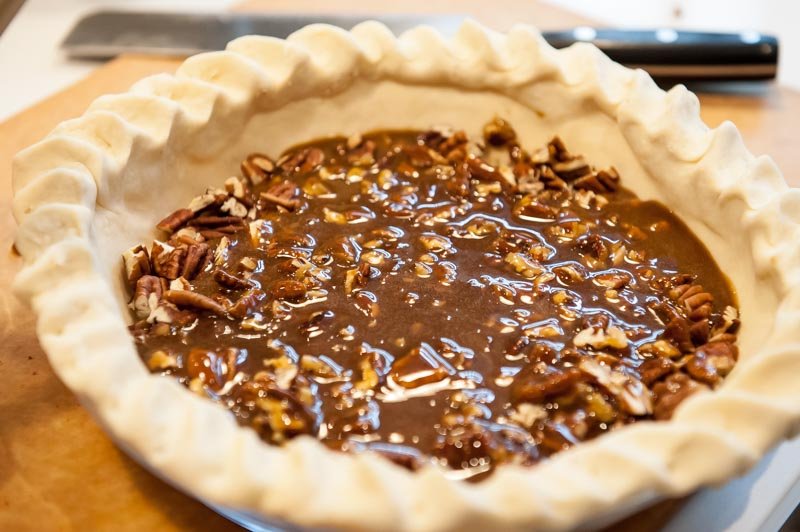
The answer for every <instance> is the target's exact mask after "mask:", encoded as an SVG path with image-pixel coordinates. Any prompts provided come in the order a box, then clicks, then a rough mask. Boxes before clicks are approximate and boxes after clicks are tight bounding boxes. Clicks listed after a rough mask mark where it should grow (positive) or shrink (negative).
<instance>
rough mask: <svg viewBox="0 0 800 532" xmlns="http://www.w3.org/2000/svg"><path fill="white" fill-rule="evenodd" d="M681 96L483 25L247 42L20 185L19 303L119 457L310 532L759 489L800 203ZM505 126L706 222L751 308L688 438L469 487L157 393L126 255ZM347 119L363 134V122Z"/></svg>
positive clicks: (102, 123)
mask: <svg viewBox="0 0 800 532" xmlns="http://www.w3.org/2000/svg"><path fill="white" fill-rule="evenodd" d="M698 111H699V108H698V103H697V99H696V98H695V97H694V95H692V94H691V93H689V92H688V91H686V90H685V89H684V88H682V87H677V88H675V89H673V90H672V91H670V92H669V93H664V92H663V91H661V90H660V89H658V88H657V87H656V86H655V85H654V84H653V82H652V80H651V79H650V78H649V77H648V76H647V75H646V74H644V73H642V72H639V71H631V70H628V69H625V68H623V67H621V66H619V65H616V64H615V63H613V62H611V61H610V60H608V59H607V58H606V57H605V56H603V55H602V54H601V53H600V52H599V51H598V50H597V49H595V48H594V47H592V46H590V45H578V46H575V47H572V48H571V49H568V50H565V51H555V50H553V49H551V48H550V47H549V46H547V45H546V44H545V43H544V41H543V40H542V39H541V38H540V36H539V35H538V33H536V31H535V30H533V29H531V28H529V27H518V28H515V29H513V30H512V31H511V32H509V34H508V35H500V34H496V33H493V32H490V31H489V30H486V29H485V28H482V27H481V26H479V25H477V24H475V23H467V24H465V25H464V26H463V27H462V29H461V30H460V32H459V33H458V35H457V36H456V38H455V39H454V40H453V41H450V42H448V41H445V40H444V39H442V38H441V37H440V36H438V34H436V33H435V32H434V31H433V30H430V29H425V28H419V29H417V30H413V31H411V32H409V33H407V34H405V35H403V36H401V37H400V38H399V39H395V38H394V37H393V36H392V35H391V34H390V33H389V32H388V30H387V29H386V28H384V27H382V26H380V25H379V24H377V23H365V24H362V25H360V26H358V27H356V28H354V29H353V30H352V32H350V33H348V32H344V31H342V30H337V29H334V28H332V27H328V26H311V27H308V28H306V29H304V30H302V31H300V32H298V33H296V34H294V35H293V36H292V37H290V38H289V39H288V40H287V41H281V40H277V39H269V38H258V37H247V38H243V39H239V40H237V41H234V42H233V43H231V44H230V45H229V51H227V52H220V53H212V54H203V55H200V56H196V57H193V58H190V59H189V60H187V61H186V62H185V63H184V64H183V65H182V66H181V68H180V69H179V71H178V74H177V75H176V76H167V75H161V76H154V77H152V78H147V79H145V80H143V81H141V82H139V83H137V84H136V85H135V86H134V87H133V88H132V89H131V91H130V92H128V93H125V94H121V95H113V96H106V97H103V98H100V99H98V100H97V101H96V102H95V103H94V104H92V106H91V107H90V109H89V111H88V112H87V113H86V114H85V115H84V116H83V117H81V118H78V119H75V120H71V121H68V122H65V123H63V124H61V125H60V126H59V127H57V128H56V129H55V130H54V131H53V132H52V133H51V134H50V135H49V136H48V137H47V138H45V139H44V140H43V141H42V142H40V143H38V144H36V145H34V146H32V147H31V148H28V149H27V150H25V151H23V152H21V153H20V154H18V156H17V157H16V159H15V162H14V190H15V201H14V214H15V216H16V218H17V220H18V222H19V224H20V228H19V232H18V235H17V240H16V242H17V248H18V249H19V251H20V252H21V254H22V255H23V257H24V258H25V261H26V267H25V269H24V270H23V271H22V272H21V274H20V275H19V277H18V279H17V282H16V289H17V292H18V293H19V294H20V295H21V296H22V297H24V298H26V299H28V300H30V301H31V303H32V305H33V308H34V309H35V311H36V312H37V314H38V320H39V321H38V332H39V337H40V340H41V343H42V345H43V347H44V348H45V350H46V351H47V353H48V356H49V358H50V361H51V364H52V365H53V367H54V369H55V370H56V372H57V373H58V375H59V376H60V377H61V378H62V379H63V380H64V382H65V383H66V384H67V385H68V386H69V387H70V388H71V389H72V390H73V391H75V393H76V394H78V396H79V397H80V398H81V400H82V401H83V403H84V404H85V405H86V406H87V408H89V409H90V410H91V411H92V412H93V413H94V414H95V415H96V416H97V418H98V419H99V420H100V421H101V422H102V423H103V425H104V426H105V427H106V428H107V429H108V431H109V432H110V433H111V434H112V436H113V437H114V438H115V440H116V441H117V442H118V444H119V445H121V446H122V447H123V448H125V449H126V451H128V452H129V453H131V454H132V455H133V456H135V457H137V459H139V460H140V461H141V462H142V463H144V464H146V465H147V466H148V467H150V468H151V469H152V470H154V471H156V472H158V473H159V474H160V475H162V476H163V477H165V478H166V479H168V480H169V481H171V482H173V483H175V484H176V485H178V486H180V487H181V488H182V489H184V490H186V491H187V492H190V493H192V494H194V495H195V496H197V497H199V498H202V499H203V500H205V501H208V502H210V503H213V504H216V505H222V506H225V507H227V508H231V509H234V510H237V511H242V512H245V513H248V514H250V515H253V516H263V518H264V519H270V518H277V519H283V520H286V521H290V522H293V523H297V524H300V525H305V526H331V527H343V528H363V529H408V530H412V529H413V530H431V529H435V530H438V529H450V528H459V529H472V528H474V529H482V528H483V529H485V528H490V527H491V528H502V529H511V528H535V529H563V528H571V527H575V526H579V525H587V524H588V525H591V526H596V525H598V524H601V523H604V522H608V521H610V520H613V519H615V518H618V517H621V516H622V515H624V514H626V513H629V512H630V511H632V510H634V509H636V508H638V507H641V506H642V505H645V504H647V503H649V502H652V501H653V500H655V499H656V498H659V497H670V496H679V495H682V494H685V493H687V492H690V491H692V490H694V489H696V488H698V487H700V486H703V485H708V484H714V483H720V482H724V481H725V480H727V479H729V478H731V477H732V476H734V475H736V474H740V473H742V472H743V471H744V470H746V468H747V467H749V466H751V465H752V464H754V463H755V462H756V461H757V460H758V459H759V457H761V456H762V455H763V454H764V453H765V452H766V450H767V449H769V448H770V447H772V446H773V445H775V444H776V443H778V442H779V441H781V440H782V439H784V438H786V437H787V436H789V435H792V434H795V433H796V432H797V429H798V422H800V386H797V385H796V379H797V378H798V377H800V343H798V342H799V341H800V331H798V330H796V327H795V324H796V323H797V322H798V321H800V290H799V289H798V275H799V273H798V268H800V257H799V256H798V251H796V246H795V242H796V241H797V236H798V234H800V226H799V225H798V224H800V218H799V217H798V215H797V214H795V213H798V212H800V194H798V192H797V191H794V190H791V189H789V188H788V187H787V185H786V184H785V182H784V181H783V178H782V177H781V175H780V172H779V171H778V170H777V169H776V168H775V166H774V165H773V164H772V162H771V161H770V160H769V159H768V158H755V157H753V156H752V155H750V154H749V152H747V150H746V149H745V148H744V146H743V144H742V142H741V139H740V137H739V135H738V132H737V131H736V129H735V127H734V126H732V125H731V124H728V123H726V124H723V125H722V126H720V127H719V128H718V129H716V130H710V129H708V128H707V127H706V126H705V125H704V124H703V123H702V121H701V120H700V118H699V114H698ZM495 114H500V115H502V116H503V117H505V118H507V119H508V120H509V121H510V122H511V123H513V124H514V125H515V126H516V127H517V131H518V133H519V135H520V137H521V139H522V141H523V144H527V145H539V144H543V143H545V142H546V140H547V139H549V138H550V137H551V136H552V135H553V134H556V133H557V134H559V135H560V136H561V137H562V138H564V139H565V141H566V143H567V144H568V145H569V146H570V148H571V149H573V150H575V151H576V152H579V153H583V154H586V155H587V157H588V158H589V159H590V160H592V161H593V162H595V163H596V164H597V165H598V166H605V165H608V164H613V165H615V166H616V167H617V168H618V169H619V170H620V173H621V174H622V176H623V183H624V184H625V185H626V186H627V187H629V188H631V189H632V190H634V191H635V192H636V193H637V194H638V195H639V196H641V197H645V198H654V199H660V200H661V201H663V202H664V203H666V204H667V205H669V206H670V207H672V208H673V209H674V210H675V211H676V213H677V214H678V215H679V216H680V217H681V218H683V219H684V221H686V222H687V224H688V225H689V226H690V228H691V229H692V230H693V231H694V232H695V233H696V234H697V235H698V236H699V237H700V238H701V240H703V241H704V242H705V243H706V245H707V246H708V248H709V249H710V250H711V252H712V254H713V255H714V257H715V258H716V259H717V262H718V263H719V264H720V266H721V267H722V269H723V270H724V271H725V272H726V273H727V274H728V276H729V277H730V278H731V280H732V282H733V284H734V286H735V287H736V288H737V291H738V294H739V299H740V310H741V315H742V323H743V325H742V329H741V333H740V348H741V353H742V355H741V359H740V362H739V364H738V366H737V368H736V370H735V371H734V372H733V373H732V374H731V376H730V377H729V378H728V379H727V380H726V381H725V383H724V384H723V385H722V386H721V387H720V388H719V389H718V390H717V391H715V392H713V393H707V394H702V395H698V396H694V397H692V398H690V399H688V400H687V401H686V402H685V403H684V404H682V405H681V407H680V408H679V410H678V411H677V412H676V415H675V416H674V418H673V419H672V420H671V421H669V422H659V423H654V422H643V423H638V424H636V425H634V426H630V427H626V428H624V429H621V430H619V431H616V432H614V433H612V434H609V435H606V436H604V437H602V438H599V439H597V440H594V441H592V442H588V443H584V444H581V445H579V446H577V447H576V448H574V449H572V450H569V451H566V452H563V453H560V454H559V455H557V456H556V457H554V458H552V459H550V460H549V461H547V462H545V463H542V464H540V465H538V466H536V467H533V468H520V467H512V466H506V467H502V468H500V469H499V470H498V471H497V472H496V473H495V474H494V475H493V476H492V477H490V478H489V479H487V480H486V481H484V482H481V483H479V484H475V485H471V484H464V483H459V482H456V481H451V480H448V479H446V478H445V477H444V476H443V475H442V474H441V473H440V472H439V471H437V470H434V469H427V470H424V471H421V472H418V473H409V472H407V471H405V470H403V469H400V468H399V467H397V466H394V465H392V464H391V463H388V462H387V461H385V460H383V459H381V458H378V457H375V456H372V455H368V454H365V455H358V456H353V455H342V454H336V453H333V452H331V451H328V450H325V449H324V448H323V447H322V445H320V444H319V443H317V442H316V441H315V440H312V439H308V438H300V439H297V440H295V441H293V442H292V443H290V444H289V445H287V446H285V447H282V448H277V447H270V446H268V445H266V444H264V443H262V442H261V441H260V440H259V439H258V438H257V436H256V435H255V433H253V432H252V431H250V430H248V429H244V428H241V427H239V426H237V425H236V423H235V422H234V420H233V418H232V417H231V416H230V415H229V414H228V413H227V412H226V411H224V410H223V409H222V408H220V407H218V406H216V405H214V404H213V403H211V402H210V401H205V400H203V399H201V398H199V397H197V396H195V395H193V394H191V393H189V392H187V391H186V390H185V389H184V388H182V387H181V386H180V385H178V384H177V383H175V382H173V381H172V380H171V379H168V378H163V377H157V376H153V375H150V374H149V373H148V372H147V370H146V368H145V367H144V366H143V365H142V363H141V362H140V359H139V357H138V355H137V353H136V349H135V347H134V345H133V343H132V341H131V339H130V336H129V334H128V332H127V329H126V321H125V320H127V319H128V312H127V309H126V303H127V296H126V295H125V289H124V287H123V284H122V279H121V277H120V273H119V268H120V259H119V257H120V255H121V253H122V251H124V250H125V249H127V248H128V247H130V246H131V245H132V244H134V243H138V242H140V241H145V240H149V239H151V237H152V236H153V230H152V227H153V226H154V224H155V222H156V221H158V219H160V218H161V217H162V216H163V214H164V213H166V212H169V211H170V210H172V209H174V208H176V207H179V206H182V205H184V204H186V203H187V202H188V200H189V199H190V198H191V197H192V196H194V195H196V194H197V192H198V191H199V190H200V189H202V188H204V187H205V186H206V185H208V184H212V183H219V182H221V181H222V180H223V179H224V178H225V177H227V176H228V175H229V174H230V173H231V172H232V171H234V169H235V168H237V166H238V161H239V160H241V159H242V157H243V156H244V155H246V154H247V153H250V152H253V151H266V152H267V153H268V154H270V155H277V154H278V153H279V152H280V151H282V150H283V149H284V148H286V147H288V146H290V145H292V144H295V143H297V142H300V141H305V140H308V139H312V138H316V137H320V136H324V135H329V134H350V133H355V132H359V131H365V130H370V129H377V128H386V127H408V128H425V127H428V126H430V125H432V124H440V123H447V124H451V125H454V126H457V127H463V128H465V129H467V130H468V131H469V132H472V133H476V132H478V131H479V130H480V127H481V126H482V125H483V123H485V122H486V121H487V120H488V119H490V118H491V117H492V116H494V115H495ZM343 117H345V118H343Z"/></svg>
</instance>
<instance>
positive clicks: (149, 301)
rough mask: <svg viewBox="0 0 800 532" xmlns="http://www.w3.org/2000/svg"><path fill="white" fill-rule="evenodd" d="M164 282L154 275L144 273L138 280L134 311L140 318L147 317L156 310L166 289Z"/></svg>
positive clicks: (134, 296) (133, 302) (134, 295)
mask: <svg viewBox="0 0 800 532" xmlns="http://www.w3.org/2000/svg"><path fill="white" fill-rule="evenodd" d="M165 289H166V288H165V286H164V282H163V281H162V280H161V279H159V278H158V277H155V276H153V275H143V276H141V277H139V279H137V281H136V289H135V290H134V293H133V301H132V305H133V311H134V312H135V313H136V317H137V318H139V319H145V318H147V317H148V316H149V315H150V313H151V312H152V311H153V310H155V308H156V307H157V306H158V303H159V302H160V301H161V298H162V297H163V295H164V291H165Z"/></svg>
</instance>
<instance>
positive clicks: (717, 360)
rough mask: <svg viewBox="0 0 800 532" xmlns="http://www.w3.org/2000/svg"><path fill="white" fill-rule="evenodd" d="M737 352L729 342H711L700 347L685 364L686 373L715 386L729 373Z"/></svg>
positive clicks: (734, 362) (736, 357)
mask: <svg viewBox="0 0 800 532" xmlns="http://www.w3.org/2000/svg"><path fill="white" fill-rule="evenodd" d="M738 358H739V350H738V349H737V347H736V346H735V345H734V344H732V343H730V342H711V343H708V344H706V345H703V346H700V347H698V348H697V350H696V351H695V353H694V355H692V357H691V358H689V361H688V362H687V363H686V371H688V372H689V375H691V376H692V377H694V378H695V379H697V380H699V381H701V382H704V383H706V384H711V385H714V384H717V383H718V382H719V381H720V380H722V378H723V377H725V376H726V375H727V374H728V373H730V372H731V370H732V369H733V366H734V365H735V364H736V360H737V359H738Z"/></svg>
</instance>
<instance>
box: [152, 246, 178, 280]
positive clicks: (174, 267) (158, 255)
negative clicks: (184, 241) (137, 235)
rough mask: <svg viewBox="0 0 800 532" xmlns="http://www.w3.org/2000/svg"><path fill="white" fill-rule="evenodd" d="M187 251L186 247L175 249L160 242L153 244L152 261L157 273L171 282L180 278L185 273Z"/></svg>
mask: <svg viewBox="0 0 800 532" xmlns="http://www.w3.org/2000/svg"><path fill="white" fill-rule="evenodd" d="M186 249H187V248H186V246H185V245H179V246H177V247H173V246H170V245H169V244H166V243H164V242H159V241H158V240H156V241H155V242H153V249H152V250H151V252H150V260H151V262H152V264H153V270H154V271H155V273H157V274H158V275H160V276H161V277H164V278H166V279H170V280H171V279H177V278H178V277H180V276H181V273H182V272H183V263H184V258H185V257H186Z"/></svg>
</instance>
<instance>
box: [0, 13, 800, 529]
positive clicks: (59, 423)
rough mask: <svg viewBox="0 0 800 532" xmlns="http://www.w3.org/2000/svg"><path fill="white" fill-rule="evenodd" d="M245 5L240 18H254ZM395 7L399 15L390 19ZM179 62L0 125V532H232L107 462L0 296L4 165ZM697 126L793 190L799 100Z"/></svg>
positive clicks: (121, 458)
mask: <svg viewBox="0 0 800 532" xmlns="http://www.w3.org/2000/svg"><path fill="white" fill-rule="evenodd" d="M265 4H267V2H247V3H245V4H244V5H241V6H240V9H241V10H249V9H252V10H255V9H258V10H263V9H264V8H265ZM363 6H364V4H362V3H359V2H358V1H356V0H347V1H341V0H340V1H338V2H336V4H335V5H333V4H330V3H328V2H325V1H323V0H305V1H298V0H272V1H270V2H269V9H271V10H273V11H294V12H297V11H300V10H306V11H309V12H312V11H313V12H323V11H332V10H334V9H335V10H336V11H339V12H343V11H351V12H361V13H376V12H388V11H400V10H402V11H403V12H432V11H434V10H435V11H437V12H444V13H466V14H468V15H470V16H472V17H474V18H476V19H478V20H480V21H482V22H484V23H486V24H489V25H491V26H493V27H495V28H497V29H501V30H502V29H507V28H508V27H509V26H510V25H511V24H513V23H515V22H530V23H533V24H537V25H538V26H540V27H542V28H558V27H569V26H572V25H576V24H586V23H591V21H587V20H585V19H581V18H579V17H577V16H575V15H573V14H570V13H567V12H564V11H561V10H558V9H555V8H553V7H550V6H547V5H544V4H539V3H536V2H527V3H525V4H522V3H519V4H518V3H517V2H515V1H514V0H495V1H494V2H484V1H478V0H458V1H456V0H448V1H442V2H438V3H433V2H429V1H427V0H406V1H405V2H403V3H392V2H388V1H385V2H373V3H371V4H369V9H368V10H365V9H363ZM398 6H399V7H400V8H402V9H398ZM179 62H180V60H179V59H177V58H175V59H170V58H153V57H144V56H133V55H131V56H124V57H120V58H118V59H116V60H114V61H111V62H109V63H107V64H105V65H102V66H100V67H99V68H98V69H97V70H95V71H94V72H93V73H92V74H91V75H89V76H88V77H87V78H86V79H84V80H82V81H80V82H78V83H76V84H75V85H73V86H71V87H69V88H67V89H65V90H63V91H61V92H59V93H58V94H55V95H54V96H52V97H50V98H48V99H46V100H44V101H42V102H40V103H39V104H37V105H36V106H34V107H32V108H30V109H28V110H25V111H23V112H22V113H20V114H18V115H16V116H14V117H13V118H11V119H9V120H7V121H6V122H5V123H2V124H0V139H3V141H2V143H0V286H2V287H3V289H2V290H0V346H2V348H0V530H15V531H26V530H31V531H33V530H84V529H89V530H106V529H109V530H110V529H113V530H119V531H124V530H147V529H149V530H168V531H169V530H194V529H202V530H209V531H215V530H237V529H238V527H236V526H235V525H233V524H232V523H230V522H228V521H226V520H225V519H223V518H221V517H219V516H218V515H217V514H215V513H214V512H212V511H211V510H209V509H207V508H206V507H204V506H203V505H201V504H200V503H198V502H196V501H194V500H193V499H191V498H189V497H187V496H185V495H183V494H182V493H180V492H178V491H176V490H174V489H172V488H171V487H169V486H167V485H166V484H165V483H163V482H162V481H160V480H158V479H156V478H155V477H154V476H152V475H150V474H149V473H148V472H146V471H145V470H144V469H142V468H141V467H140V466H138V465H137V464H136V463H134V462H133V461H131V460H130V459H129V458H127V457H126V456H125V455H124V454H123V453H122V452H120V451H118V450H117V449H116V447H115V446H114V445H113V444H112V443H111V441H110V440H109V439H108V437H107V436H106V435H105V434H104V433H103V432H102V431H101V430H100V428H99V427H98V426H97V425H96V424H95V423H94V421H93V420H92V419H91V418H90V416H89V415H88V414H87V413H86V412H85V411H84V410H83V409H82V408H81V407H80V405H79V404H78V402H77V401H76V399H75V397H74V396H73V395H72V393H71V392H70V391H69V390H67V389H66V388H65V387H64V386H63V385H62V384H61V382H60V381H59V380H58V379H57V378H56V376H55V375H54V374H53V372H52V371H51V369H50V367H49V365H48V363H47V359H46V356H45V354H44V353H43V352H42V350H41V349H40V348H39V347H38V342H37V340H36V335H35V330H34V329H35V324H34V320H33V318H32V316H31V315H30V313H29V311H28V310H27V309H26V308H24V307H22V306H21V305H20V304H19V303H18V302H17V301H16V300H15V299H14V298H13V296H12V295H11V294H10V293H9V286H10V283H11V280H12V279H13V277H14V275H15V273H16V272H17V271H18V270H19V268H20V263H21V261H20V259H19V257H18V256H16V255H15V254H14V253H13V252H12V240H13V235H14V232H15V225H14V222H13V220H12V218H11V214H10V204H11V175H10V161H11V158H12V156H13V155H14V153H16V152H17V151H19V150H20V149H22V148H24V147H26V146H28V145H30V144H32V143H34V142H36V141H37V140H39V139H40V138H41V137H43V136H44V135H45V134H46V133H47V132H48V131H50V130H51V129H52V128H53V127H54V126H55V125H56V124H57V123H58V122H60V121H62V120H65V119H68V118H71V117H75V116H78V115H80V114H81V113H82V112H83V110H84V109H85V108H86V107H87V105H88V104H89V102H91V101H92V100H93V99H94V98H96V97H97V96H99V95H101V94H105V93H111V92H120V91H124V90H125V89H127V87H129V86H130V85H131V84H132V83H133V82H134V81H136V80H138V79H140V78H142V77H144V76H147V75H150V74H155V73H159V72H171V71H174V69H175V68H176V66H177V65H178V64H179ZM701 101H702V103H703V116H704V118H705V119H706V121H707V122H708V123H709V124H710V125H712V126H716V125H718V124H719V123H720V122H721V121H723V120H726V119H730V120H732V121H734V122H735V123H736V124H737V125H738V126H739V127H740V129H741V131H742V134H743V135H744V137H745V140H746V142H747V145H748V146H749V147H750V148H751V149H752V150H753V151H754V152H755V153H769V154H771V155H772V156H773V157H774V158H775V160H776V161H777V162H778V164H779V165H780V166H781V168H782V169H783V171H784V173H785V174H786V175H787V178H788V180H789V181H790V182H791V183H794V184H800V178H798V177H796V176H797V175H798V172H797V170H799V169H800V158H797V157H796V156H793V153H792V148H793V144H794V143H793V142H792V141H793V135H792V134H793V133H794V131H793V130H794V117H796V116H800V94H799V93H797V92H794V91H791V90H788V89H784V88H779V87H776V86H766V87H765V88H763V90H760V91H758V92H754V93H749V94H741V93H738V94H720V93H717V94H702V95H701ZM678 505H679V503H676V502H670V503H664V504H661V505H657V506H656V507H654V508H652V509H650V510H648V511H647V512H644V513H642V514H639V515H637V516H635V517H634V518H631V519H629V520H628V521H626V523H625V524H624V525H620V526H618V527H616V529H617V530H620V529H623V530H636V529H641V528H643V527H646V528H649V529H654V528H656V527H658V525H659V524H660V523H664V522H665V520H666V519H667V518H668V517H669V515H670V513H671V512H673V511H674V509H675V508H676V507H677V506H678Z"/></svg>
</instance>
